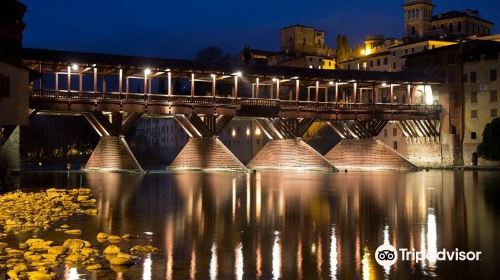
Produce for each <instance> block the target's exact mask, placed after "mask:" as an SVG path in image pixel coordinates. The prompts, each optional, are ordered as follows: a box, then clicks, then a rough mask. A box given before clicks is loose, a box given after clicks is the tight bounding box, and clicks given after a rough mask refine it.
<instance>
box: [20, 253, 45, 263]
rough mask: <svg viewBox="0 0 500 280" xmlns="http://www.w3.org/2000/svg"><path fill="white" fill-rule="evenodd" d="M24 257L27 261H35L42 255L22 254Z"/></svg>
mask: <svg viewBox="0 0 500 280" xmlns="http://www.w3.org/2000/svg"><path fill="white" fill-rule="evenodd" d="M24 259H26V260H27V261H30V262H36V261H39V260H41V259H42V256H41V255H28V256H27V255H26V254H24Z"/></svg>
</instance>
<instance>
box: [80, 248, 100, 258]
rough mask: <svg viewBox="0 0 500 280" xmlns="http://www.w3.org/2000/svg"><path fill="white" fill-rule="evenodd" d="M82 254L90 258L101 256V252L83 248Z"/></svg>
mask: <svg viewBox="0 0 500 280" xmlns="http://www.w3.org/2000/svg"><path fill="white" fill-rule="evenodd" d="M80 254H82V255H84V256H86V257H89V256H94V255H99V251H98V250H96V249H92V248H83V249H80Z"/></svg>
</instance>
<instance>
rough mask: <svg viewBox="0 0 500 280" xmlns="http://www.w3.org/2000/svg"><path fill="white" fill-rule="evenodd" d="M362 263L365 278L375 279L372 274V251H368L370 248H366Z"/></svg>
mask: <svg viewBox="0 0 500 280" xmlns="http://www.w3.org/2000/svg"><path fill="white" fill-rule="evenodd" d="M361 265H362V272H363V280H370V279H374V277H373V275H372V273H373V267H372V263H371V260H370V251H368V248H365V249H364V253H363V259H362V260H361Z"/></svg>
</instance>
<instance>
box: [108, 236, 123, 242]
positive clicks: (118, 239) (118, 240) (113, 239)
mask: <svg viewBox="0 0 500 280" xmlns="http://www.w3.org/2000/svg"><path fill="white" fill-rule="evenodd" d="M108 241H109V242H110V243H119V242H120V241H122V238H121V237H120V236H117V235H110V236H109V237H108Z"/></svg>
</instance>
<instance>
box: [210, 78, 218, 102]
mask: <svg viewBox="0 0 500 280" xmlns="http://www.w3.org/2000/svg"><path fill="white" fill-rule="evenodd" d="M211 76H212V97H215V89H216V84H215V83H216V78H217V76H216V75H215V74H212V75H211Z"/></svg>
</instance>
